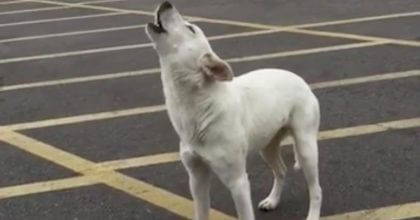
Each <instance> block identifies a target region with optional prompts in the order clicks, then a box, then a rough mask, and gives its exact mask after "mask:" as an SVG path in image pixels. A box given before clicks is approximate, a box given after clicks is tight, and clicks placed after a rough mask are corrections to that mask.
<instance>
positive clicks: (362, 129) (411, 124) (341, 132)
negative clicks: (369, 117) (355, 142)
mask: <svg viewBox="0 0 420 220" xmlns="http://www.w3.org/2000/svg"><path fill="white" fill-rule="evenodd" d="M416 127H420V117H418V118H410V119H403V120H396V121H389V122H381V123H376V124H369V125H360V126H354V127H347V128H338V129H333V130H328V131H321V132H320V133H319V138H318V139H319V140H329V139H334V138H343V137H351V136H359V135H366V134H373V133H378V132H383V131H393V130H400V129H408V128H416Z"/></svg>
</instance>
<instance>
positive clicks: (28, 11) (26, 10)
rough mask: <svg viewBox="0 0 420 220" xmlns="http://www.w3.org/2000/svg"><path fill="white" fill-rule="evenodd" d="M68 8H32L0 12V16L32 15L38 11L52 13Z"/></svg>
mask: <svg viewBox="0 0 420 220" xmlns="http://www.w3.org/2000/svg"><path fill="white" fill-rule="evenodd" d="M65 8H69V7H67V6H52V7H45V8H32V9H20V10H13V11H3V12H0V15H14V14H23V13H32V12H40V11H52V10H59V9H65Z"/></svg>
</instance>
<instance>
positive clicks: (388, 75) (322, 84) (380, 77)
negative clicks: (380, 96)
mask: <svg viewBox="0 0 420 220" xmlns="http://www.w3.org/2000/svg"><path fill="white" fill-rule="evenodd" d="M416 76H420V70H409V71H402V72H393V73H385V74H377V75H371V76H362V77H355V78H349V79H341V80H334V81H326V82H319V83H312V84H311V85H310V86H311V88H312V89H323V88H331V87H339V86H348V85H354V84H362V83H369V82H378V81H383V80H392V79H401V78H407V77H416ZM0 91H1V89H0Z"/></svg>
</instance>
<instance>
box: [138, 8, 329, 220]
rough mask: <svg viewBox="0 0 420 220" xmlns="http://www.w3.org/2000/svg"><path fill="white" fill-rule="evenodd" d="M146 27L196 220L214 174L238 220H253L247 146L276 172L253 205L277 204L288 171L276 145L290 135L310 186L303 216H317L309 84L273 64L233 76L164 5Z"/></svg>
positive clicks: (314, 119) (206, 204)
mask: <svg viewBox="0 0 420 220" xmlns="http://www.w3.org/2000/svg"><path fill="white" fill-rule="evenodd" d="M146 32H147V34H148V36H149V38H150V39H151V41H152V42H153V44H154V47H155V49H156V51H157V53H158V55H159V61H160V66H161V70H162V83H163V88H164V94H165V101H166V106H167V109H168V113H169V116H170V119H171V122H172V124H173V126H174V128H175V130H176V132H177V133H178V135H179V137H180V142H181V143H180V153H181V158H182V162H183V164H184V165H185V167H186V169H187V171H188V174H189V178H190V181H189V182H190V190H191V193H192V196H193V199H194V206H195V219H197V220H205V219H208V215H209V209H210V196H209V188H210V175H211V173H212V172H214V173H215V174H216V175H217V176H218V177H219V178H220V180H221V181H222V182H223V183H224V184H225V185H226V186H227V187H228V188H229V190H230V192H231V194H232V197H233V200H234V202H235V207H236V211H237V214H238V216H239V219H241V220H253V219H254V212H253V208H252V203H251V195H250V185H249V181H248V175H247V172H246V158H247V154H248V153H249V152H252V151H260V153H261V155H262V157H263V158H264V159H265V161H266V162H267V163H268V165H269V166H270V167H271V168H272V170H273V173H274V184H273V188H272V189H271V192H270V194H269V195H268V197H267V198H265V199H264V200H263V201H261V202H260V204H259V208H260V209H262V210H272V209H274V208H276V207H277V205H278V203H279V201H280V195H281V192H282V188H283V185H284V178H285V173H286V167H285V165H284V163H283V160H282V158H281V155H280V142H281V140H282V139H284V137H285V136H286V135H288V134H290V135H292V137H293V139H294V142H295V158H296V159H297V160H296V161H299V162H300V166H301V167H302V169H303V172H304V175H305V178H306V181H307V183H308V187H309V194H310V207H309V213H308V216H307V220H316V219H319V216H320V208H321V200H322V193H321V188H320V186H319V180H318V147H317V133H318V127H319V120H320V113H319V105H318V101H317V98H316V97H315V95H314V94H313V93H312V91H311V89H310V88H309V86H308V85H307V84H306V83H305V82H304V81H303V80H302V79H301V78H300V77H299V76H297V75H295V74H293V73H290V72H288V71H284V70H277V69H261V70H256V71H253V72H250V73H247V74H244V75H243V76H240V77H235V78H234V77H233V74H232V70H231V68H230V66H229V65H228V64H227V63H226V62H225V61H223V60H222V59H220V58H219V57H218V56H217V55H216V54H215V53H214V52H213V50H212V48H211V47H210V45H209V42H208V40H207V39H206V37H205V35H204V34H203V32H202V31H201V29H200V28H198V27H197V26H196V25H193V24H191V23H189V22H187V21H185V20H184V19H183V18H182V17H181V15H180V14H179V13H178V11H177V10H176V9H175V8H174V7H173V6H172V5H171V4H170V3H168V2H164V3H162V4H161V5H160V6H159V7H158V9H157V11H156V18H155V23H149V24H148V25H147V27H146ZM273 43H274V42H273ZM296 165H298V164H295V166H296Z"/></svg>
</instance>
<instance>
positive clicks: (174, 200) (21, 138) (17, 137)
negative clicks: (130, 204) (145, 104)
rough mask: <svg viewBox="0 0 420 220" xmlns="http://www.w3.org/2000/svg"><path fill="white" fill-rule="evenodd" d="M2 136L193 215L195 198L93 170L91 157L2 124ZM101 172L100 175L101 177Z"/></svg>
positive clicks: (220, 216)
mask: <svg viewBox="0 0 420 220" xmlns="http://www.w3.org/2000/svg"><path fill="white" fill-rule="evenodd" d="M0 140H1V141H3V142H6V143H8V144H11V145H13V146H15V147H17V148H19V149H21V150H24V151H26V152H29V153H31V154H33V155H36V156H39V157H41V158H44V159H46V160H49V161H51V162H54V163H56V164H58V165H61V166H63V167H66V168H68V169H71V170H74V171H76V172H78V173H81V174H83V175H87V176H93V177H94V179H95V180H100V182H101V183H104V184H106V185H108V186H111V187H113V188H116V189H119V190H121V191H124V192H126V193H128V194H130V195H132V196H134V197H137V198H139V199H141V200H144V201H147V202H149V203H151V204H153V205H155V206H158V207H162V208H164V209H166V210H168V211H170V212H172V213H175V214H177V215H179V216H181V217H184V218H187V219H192V217H193V203H192V201H190V200H188V199H186V198H184V197H181V196H179V195H176V194H173V193H171V192H169V191H166V190H164V189H160V188H158V187H156V186H153V185H151V184H148V183H146V182H143V181H140V180H137V179H134V178H132V177H129V176H126V175H124V174H121V173H117V172H115V171H107V172H101V171H99V172H98V171H96V170H94V168H95V163H93V162H92V161H89V160H86V159H83V158H81V157H79V156H76V155H74V154H71V153H69V152H66V151H63V150H61V149H58V148H55V147H53V146H51V145H48V144H46V143H43V142H41V141H38V140H35V139H33V138H30V137H27V136H25V135H22V134H19V133H16V132H14V131H11V130H8V129H5V128H3V127H0ZM98 174H99V176H100V178H98ZM211 216H212V218H213V219H229V220H230V219H233V218H232V217H231V216H228V215H226V214H224V213H222V212H219V211H217V210H214V209H212V210H211Z"/></svg>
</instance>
